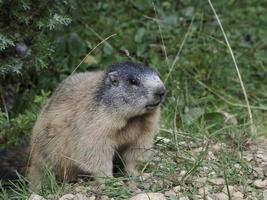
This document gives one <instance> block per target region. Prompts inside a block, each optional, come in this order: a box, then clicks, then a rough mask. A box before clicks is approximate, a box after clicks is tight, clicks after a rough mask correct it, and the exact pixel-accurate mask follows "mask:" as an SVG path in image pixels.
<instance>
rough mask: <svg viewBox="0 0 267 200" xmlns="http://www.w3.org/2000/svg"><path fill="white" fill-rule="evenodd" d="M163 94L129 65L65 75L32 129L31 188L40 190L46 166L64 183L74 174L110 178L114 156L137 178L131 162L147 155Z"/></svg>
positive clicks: (155, 79)
mask: <svg viewBox="0 0 267 200" xmlns="http://www.w3.org/2000/svg"><path fill="white" fill-rule="evenodd" d="M165 91H166V89H165V86H164V84H163V83H162V81H161V80H160V78H159V74H158V72H157V71H156V70H154V69H152V68H150V67H145V66H144V65H142V64H139V63H134V62H129V61H127V62H122V63H117V64H113V65H111V66H109V67H108V68H107V69H106V70H104V71H97V72H85V73H77V74H75V75H72V76H69V77H68V78H67V79H65V80H64V81H63V82H62V83H61V84H60V85H59V86H58V88H57V89H56V90H55V91H54V93H53V94H52V96H51V98H50V99H49V100H48V102H47V103H46V105H45V106H44V107H43V109H42V111H41V112H40V114H39V116H38V119H37V121H36V123H35V125H34V127H33V130H32V136H31V142H30V148H29V149H30V166H29V169H28V178H29V181H30V186H31V188H32V189H33V190H36V189H37V190H38V188H40V184H41V179H42V174H43V171H44V170H45V169H46V168H47V169H50V170H51V171H52V172H53V173H54V174H55V175H56V177H57V178H59V179H61V180H66V181H72V180H74V179H75V178H76V177H77V175H79V174H91V175H92V176H94V177H96V178H101V177H106V176H108V177H112V176H113V160H114V157H115V156H116V155H119V157H120V158H121V159H122V162H123V164H124V167H125V172H127V173H128V174H129V175H134V176H135V175H138V171H137V168H136V167H137V163H138V162H139V161H146V160H147V159H149V156H150V155H151V148H152V146H153V138H154V135H155V133H156V132H157V130H158V126H159V119H160V104H161V103H162V101H163V99H164V96H165ZM99 180H100V179H99Z"/></svg>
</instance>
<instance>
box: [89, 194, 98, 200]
mask: <svg viewBox="0 0 267 200" xmlns="http://www.w3.org/2000/svg"><path fill="white" fill-rule="evenodd" d="M95 199H96V197H95V195H93V196H90V197H89V199H88V200H95Z"/></svg>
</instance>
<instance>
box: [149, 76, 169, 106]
mask: <svg viewBox="0 0 267 200" xmlns="http://www.w3.org/2000/svg"><path fill="white" fill-rule="evenodd" d="M152 92H153V94H152V100H151V101H150V102H149V103H148V104H147V105H146V108H148V109H153V108H155V107H157V106H158V105H160V103H162V102H163V100H164V97H165V93H166V88H165V86H164V84H163V83H162V82H161V80H160V79H159V81H158V84H157V85H156V86H154V88H153V91H152Z"/></svg>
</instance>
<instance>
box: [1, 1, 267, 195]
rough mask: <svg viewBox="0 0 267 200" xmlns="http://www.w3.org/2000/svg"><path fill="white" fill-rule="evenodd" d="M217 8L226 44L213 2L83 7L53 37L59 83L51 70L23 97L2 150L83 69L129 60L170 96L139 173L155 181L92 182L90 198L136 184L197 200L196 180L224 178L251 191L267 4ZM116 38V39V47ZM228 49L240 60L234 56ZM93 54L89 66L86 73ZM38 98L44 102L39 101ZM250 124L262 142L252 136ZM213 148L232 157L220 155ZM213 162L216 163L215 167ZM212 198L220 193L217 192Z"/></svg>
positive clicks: (62, 188) (266, 95) (262, 95)
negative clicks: (249, 153) (249, 145)
mask: <svg viewBox="0 0 267 200" xmlns="http://www.w3.org/2000/svg"><path fill="white" fill-rule="evenodd" d="M212 3H213V4H214V7H215V10H216V12H217V14H218V16H219V19H220V20H221V23H222V26H223V28H224V31H225V35H224V34H223V33H222V31H221V29H220V26H219V24H218V21H217V20H216V18H215V16H214V13H213V12H212V9H211V7H210V5H209V3H208V1H200V2H199V1H193V0H192V1H179V2H176V1H170V2H169V1H163V2H159V1H152V2H150V1H143V0H139V1H128V2H127V3H125V2H116V3H115V2H113V1H111V2H109V3H104V2H101V3H100V2H99V3H94V4H90V5H87V4H85V5H84V7H83V8H82V10H81V11H80V13H78V14H79V15H73V16H72V17H73V22H72V25H71V26H69V27H68V28H66V29H65V30H63V32H62V33H60V32H59V33H58V34H56V35H53V37H51V40H54V41H55V42H54V46H55V47H56V52H55V55H54V57H53V65H56V66H57V68H56V69H55V70H56V71H57V74H58V76H56V77H55V76H52V75H51V74H53V70H51V69H47V70H46V71H45V72H44V74H40V77H38V78H39V83H38V85H36V88H35V89H34V91H33V92H32V93H33V94H32V93H30V94H29V93H27V92H25V93H24V94H22V97H23V98H22V99H23V102H22V103H21V104H20V105H26V106H18V108H17V109H16V112H14V113H13V114H12V115H11V116H9V118H10V119H8V121H9V122H7V118H6V116H5V115H4V113H0V114H1V115H0V125H1V126H2V127H4V125H6V124H9V126H10V127H4V128H5V129H3V130H5V131H1V132H0V134H2V135H3V137H4V138H5V140H6V144H8V145H5V146H4V147H9V146H12V145H14V144H17V143H18V141H19V140H20V139H21V138H24V136H25V135H29V132H30V128H31V127H32V125H33V123H34V119H35V113H36V110H38V109H40V107H41V105H42V103H43V102H44V101H45V100H46V98H47V96H48V95H49V94H50V93H49V92H50V91H51V90H53V88H54V87H55V85H56V84H57V83H58V82H59V81H60V80H62V79H64V78H65V77H66V76H68V75H69V74H71V72H72V71H73V70H74V69H76V66H79V68H77V71H86V70H91V69H95V68H104V67H105V66H106V65H107V64H110V63H112V62H116V61H120V60H125V59H127V55H126V54H125V51H126V50H127V51H128V52H130V57H131V58H132V59H134V60H137V61H141V62H144V63H146V64H149V65H153V66H155V67H156V68H157V69H158V70H159V71H160V73H161V75H162V79H163V80H164V82H165V84H166V87H167V89H168V93H167V97H166V101H165V102H164V105H163V107H162V120H161V132H160V134H159V136H160V137H158V138H156V141H155V150H154V151H155V156H154V157H153V159H152V160H151V161H150V162H148V163H144V164H143V165H142V166H140V169H141V170H143V171H144V172H149V173H151V174H152V176H151V177H150V178H148V179H147V180H143V181H142V180H139V179H136V178H129V177H120V178H116V179H110V180H107V181H108V184H107V185H108V186H106V187H104V188H101V189H99V188H98V187H97V186H95V184H96V183H94V182H90V181H89V182H86V183H82V185H84V186H88V187H89V188H90V190H89V192H88V193H90V194H96V195H97V194H101V193H102V194H106V195H108V196H110V197H114V198H115V199H127V198H128V197H130V196H131V195H133V193H134V191H133V190H132V189H131V188H130V187H128V186H127V185H126V184H125V183H122V180H125V179H130V180H132V181H133V182H135V183H136V184H138V185H139V187H140V188H142V190H144V191H154V192H156V191H157V192H158V191H159V192H165V191H168V190H170V189H171V188H172V187H174V186H177V185H181V187H182V193H183V194H185V195H188V196H189V197H192V196H193V195H194V194H196V192H197V191H196V188H195V187H194V183H195V180H194V179H195V178H196V177H203V176H205V177H212V176H214V175H216V176H219V177H222V178H224V179H225V181H226V185H233V184H237V185H240V186H242V187H243V188H244V191H246V188H247V187H248V183H247V180H248V179H249V177H250V176H251V174H252V171H253V169H251V167H250V166H249V165H248V163H247V162H246V161H245V160H244V159H243V157H242V153H243V151H244V149H245V148H246V142H247V140H248V139H250V138H255V137H257V136H259V135H267V131H266V130H267V128H266V124H267V122H266V110H267V92H266V91H267V79H266V73H267V60H266V53H267V52H266V47H267V40H266V32H267V30H266V28H265V27H266V26H267V14H266V13H267V12H266V11H267V10H266V6H265V5H264V3H261V2H259V1H256V0H246V1H226V0H224V1H220V2H218V1H214V2H213V1H212ZM63 33H64V34H63ZM113 34H116V35H114V36H113V37H110V38H109V36H111V35H113ZM225 37H226V38H227V40H228V41H229V44H228V42H227V43H226V42H225ZM105 38H108V39H107V40H104V39H105ZM101 41H102V42H101ZM77 44H78V45H77ZM230 46H231V48H232V50H233V55H234V57H231V55H232V54H231V53H229V47H230ZM94 47H97V48H95V49H94ZM86 49H90V50H91V52H90V51H89V50H88V51H87V50H86ZM92 50H93V51H92ZM88 52H90V56H88V57H87V59H85V60H84V63H82V64H81V63H80V62H81V60H82V59H83V58H84V57H85V56H86V54H87V53H88ZM233 58H234V62H233ZM235 62H236V63H237V65H235ZM79 63H80V64H79ZM236 66H237V67H236ZM237 69H238V70H239V71H240V76H238V74H237V71H236V70H237ZM45 74H50V75H51V76H50V77H51V78H50V77H49V76H48V77H47V76H44V75H45ZM241 79H242V80H243V82H240V80H241ZM55 80H56V81H55ZM47 83H49V84H47ZM241 83H243V84H244V87H245V90H244V88H242V87H241V86H240V84H241ZM41 89H44V91H46V92H44V91H43V92H42V93H41V92H40V91H41ZM245 91H246V92H245ZM244 94H245V95H247V97H248V98H247V100H248V102H249V104H250V107H249V108H250V109H251V114H250V111H248V102H246V99H245V98H244ZM33 99H35V104H34V105H33V104H32V103H31V101H32V100H33ZM21 115H22V116H23V117H22V119H23V120H21ZM251 116H252V117H253V123H254V125H255V127H256V128H257V131H256V132H253V131H251ZM229 117H230V118H229ZM25 119H29V120H25ZM18 127H19V129H18ZM18 130H19V131H20V134H18ZM9 135H12V137H9ZM21 135H22V136H21ZM164 138H166V139H168V141H165V140H166V139H165V140H164ZM215 143H219V144H221V145H225V147H224V148H222V149H220V150H218V151H215V152H214V149H213V145H214V144H215ZM2 146H3V145H2ZM196 148H199V151H198V152H197V153H195V152H194V151H193V150H194V149H196ZM209 152H213V153H214V158H211V157H212V156H211V155H210V154H209ZM235 164H239V165H240V168H239V169H237V168H236V167H235ZM181 171H185V173H182V174H181ZM240 174H242V176H241V175H240ZM25 181H26V180H24V178H21V179H20V182H19V183H14V184H15V185H16V187H15V188H14V187H13V189H12V190H10V189H3V188H2V192H0V199H13V198H15V199H26V197H27V196H28V195H29V194H30V193H29V191H28V188H27V184H26V182H25ZM75 186H76V185H73V184H67V183H66V184H60V183H57V182H56V181H55V179H54V178H53V176H50V178H48V181H47V185H46V187H45V188H44V189H43V191H42V195H44V196H45V197H47V195H49V194H55V195H56V196H57V197H60V195H62V194H64V193H68V192H71V191H73V190H74V188H75ZM213 189H214V191H221V190H222V188H221V187H220V186H218V187H214V188H213ZM254 190H255V192H258V193H259V190H257V189H255V188H254ZM228 195H229V196H231V194H228ZM259 195H260V193H259ZM258 197H259V198H260V197H261V196H258ZM170 199H171V198H170Z"/></svg>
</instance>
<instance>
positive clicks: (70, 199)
mask: <svg viewBox="0 0 267 200" xmlns="http://www.w3.org/2000/svg"><path fill="white" fill-rule="evenodd" d="M73 199H74V195H73V194H65V195H63V196H62V197H60V198H59V200H73Z"/></svg>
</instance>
